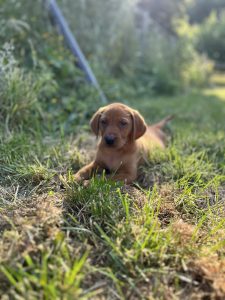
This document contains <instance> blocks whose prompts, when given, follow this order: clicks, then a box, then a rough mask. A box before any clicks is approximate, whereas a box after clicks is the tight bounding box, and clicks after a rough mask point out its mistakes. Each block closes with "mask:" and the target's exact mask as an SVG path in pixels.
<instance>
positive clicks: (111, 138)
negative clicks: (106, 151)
mask: <svg viewBox="0 0 225 300" xmlns="http://www.w3.org/2000/svg"><path fill="white" fill-rule="evenodd" d="M105 142H106V144H107V145H113V144H114V142H115V137H114V136H112V135H107V136H106V137H105Z"/></svg>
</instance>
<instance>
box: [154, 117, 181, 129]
mask: <svg viewBox="0 0 225 300" xmlns="http://www.w3.org/2000/svg"><path fill="white" fill-rule="evenodd" d="M174 118H175V115H170V116H168V117H166V118H165V119H163V120H161V121H160V122H158V123H156V124H153V125H151V127H154V128H157V129H162V128H163V127H164V126H165V125H166V124H167V123H168V122H169V121H171V120H172V119H174Z"/></svg>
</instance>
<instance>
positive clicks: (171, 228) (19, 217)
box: [0, 75, 225, 299]
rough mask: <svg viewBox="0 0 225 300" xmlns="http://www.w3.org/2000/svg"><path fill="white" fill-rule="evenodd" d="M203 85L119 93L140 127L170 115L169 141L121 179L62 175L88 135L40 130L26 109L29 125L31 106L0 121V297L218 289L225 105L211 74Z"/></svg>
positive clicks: (78, 157) (76, 161) (138, 295)
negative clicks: (83, 180)
mask: <svg viewBox="0 0 225 300" xmlns="http://www.w3.org/2000/svg"><path fill="white" fill-rule="evenodd" d="M223 80H224V76H222V75H220V85H219V87H218V90H219V93H220V94H222V98H225V89H224V88H223V86H222V84H221V82H223ZM217 81H218V75H217ZM20 88H21V87H20V86H18V89H20ZM221 90H222V92H221ZM210 91H211V92H210V93H209V92H208V90H207V91H205V90H203V91H192V92H188V93H186V94H184V95H177V96H171V97H147V96H146V97H143V98H136V99H129V101H125V102H126V103H128V104H129V105H131V106H133V107H134V108H136V109H138V110H139V111H140V112H141V113H142V114H143V115H144V117H145V119H146V120H147V121H148V122H149V123H152V122H155V121H158V120H160V118H162V117H164V116H166V115H168V114H175V116H176V117H175V119H174V120H173V121H172V122H171V123H170V124H169V128H168V129H167V130H168V134H169V135H170V136H171V140H170V143H169V146H168V148H167V149H166V150H165V151H164V152H159V153H153V154H152V155H151V157H150V158H149V161H148V162H147V163H146V165H145V166H144V167H142V168H141V172H140V173H141V175H140V178H139V179H138V181H137V182H136V183H135V184H134V185H133V186H130V187H124V186H123V185H122V184H120V183H113V182H108V181H107V180H106V179H105V178H104V176H103V177H102V178H93V179H92V180H91V182H90V184H89V186H88V187H83V186H80V185H77V184H76V183H74V182H73V181H72V179H71V174H72V173H73V172H75V171H76V170H77V169H79V167H80V166H82V165H84V164H85V163H86V162H87V161H88V160H90V152H91V151H90V149H93V144H92V139H90V140H89V141H88V135H87V134H84V133H83V134H79V135H76V134H72V133H71V131H69V132H70V133H66V132H62V131H59V129H58V128H56V127H55V126H54V124H53V126H52V128H51V127H49V126H50V125H48V126H47V127H48V128H47V127H46V124H43V121H42V120H41V119H40V118H39V117H37V116H36V115H31V116H32V118H34V119H33V120H35V122H33V124H32V122H31V121H32V120H31V116H30V115H29V114H30V113H31V114H32V110H29V111H28V115H27V118H26V119H22V120H20V118H19V119H18V120H17V123H18V122H21V123H20V126H15V124H14V123H13V122H12V123H11V124H9V127H7V128H6V127H5V123H4V122H3V121H2V125H3V126H2V130H1V132H2V134H1V140H0V168H1V175H0V265H1V266H0V281H1V285H0V295H1V296H2V297H3V299H4V297H6V299H7V297H9V298H10V299H95V298H96V299H99V298H100V297H102V299H168V297H169V298H170V299H177V298H183V297H184V298H185V297H186V299H189V298H191V297H197V296H198V297H206V298H207V297H208V298H213V297H221V298H223V297H224V295H225V290H224V282H223V279H224V274H225V267H224V265H225V258H224V255H225V251H224V249H225V230H224V225H225V211H224V198H225V188H224V183H225V167H224V166H225V152H224V149H225V123H224V115H225V103H224V101H221V97H219V96H218V93H217V86H215V82H214V86H213V88H211V89H210ZM14 96H15V95H14ZM13 113H14V110H11V108H8V109H5V111H4V112H3V114H5V115H9V117H8V119H9V120H12V121H13V119H11V117H12V116H13ZM45 113H46V114H48V112H45ZM49 114H51V112H49ZM27 124H32V125H29V126H30V128H29V127H27ZM49 128H50V130H49ZM212 262H213V265H212ZM215 272H216V273H217V276H215Z"/></svg>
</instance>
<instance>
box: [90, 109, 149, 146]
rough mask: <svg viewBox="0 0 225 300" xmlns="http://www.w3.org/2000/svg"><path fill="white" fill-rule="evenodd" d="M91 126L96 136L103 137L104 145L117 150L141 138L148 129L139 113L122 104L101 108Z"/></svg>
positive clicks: (94, 116) (93, 118)
mask: <svg viewBox="0 0 225 300" xmlns="http://www.w3.org/2000/svg"><path fill="white" fill-rule="evenodd" d="M90 125H91V128H92V130H93V132H94V133H95V135H96V136H99V135H100V136H101V138H102V141H101V143H102V144H104V145H105V146H107V147H112V148H116V149H120V148H122V147H123V146H125V145H126V144H127V143H128V142H132V141H134V140H136V139H138V138H139V137H141V136H142V135H143V134H144V133H145V131H146V128H147V126H146V124H145V121H144V119H143V117H142V116H141V115H140V114H139V112H138V111H136V110H134V109H131V108H129V107H128V106H126V105H124V104H121V103H113V104H110V105H107V106H105V107H102V108H100V109H99V110H98V111H97V112H96V113H95V114H94V115H93V117H92V119H91V122H90Z"/></svg>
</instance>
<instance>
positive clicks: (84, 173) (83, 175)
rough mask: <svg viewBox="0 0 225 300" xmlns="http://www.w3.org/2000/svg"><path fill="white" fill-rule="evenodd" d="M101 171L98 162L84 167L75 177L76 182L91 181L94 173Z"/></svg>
mask: <svg viewBox="0 0 225 300" xmlns="http://www.w3.org/2000/svg"><path fill="white" fill-rule="evenodd" d="M98 169H99V166H98V164H97V163H96V161H93V162H91V163H90V164H88V165H87V166H84V167H83V168H81V169H80V170H79V171H78V172H77V173H76V174H75V175H74V180H75V181H76V182H81V181H84V180H87V179H90V178H91V176H92V175H93V173H94V172H95V171H97V170H98Z"/></svg>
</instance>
